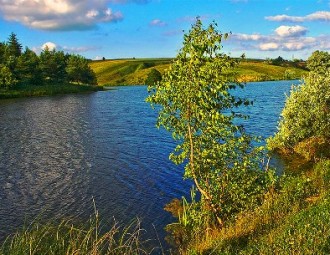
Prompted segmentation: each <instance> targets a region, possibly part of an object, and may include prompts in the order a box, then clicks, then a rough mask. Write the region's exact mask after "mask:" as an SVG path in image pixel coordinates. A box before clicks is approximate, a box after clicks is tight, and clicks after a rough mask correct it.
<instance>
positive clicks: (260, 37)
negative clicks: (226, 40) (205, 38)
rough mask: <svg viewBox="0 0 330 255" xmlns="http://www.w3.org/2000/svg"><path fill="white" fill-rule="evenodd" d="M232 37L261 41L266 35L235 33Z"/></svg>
mask: <svg viewBox="0 0 330 255" xmlns="http://www.w3.org/2000/svg"><path fill="white" fill-rule="evenodd" d="M230 37H231V38H234V39H236V40H241V41H259V40H261V39H262V38H263V37H264V36H262V35H260V34H251V35H249V34H233V35H231V36H230Z"/></svg>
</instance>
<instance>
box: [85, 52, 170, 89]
mask: <svg viewBox="0 0 330 255" xmlns="http://www.w3.org/2000/svg"><path fill="white" fill-rule="evenodd" d="M170 62H171V59H120V60H104V61H102V60H101V61H93V62H91V64H90V65H91V68H92V69H93V71H94V72H95V73H96V77H97V82H98V84H100V85H107V86H115V85H138V84H144V81H145V79H146V78H147V75H148V73H149V72H150V70H151V69H152V68H156V69H157V70H158V71H160V72H164V70H165V69H166V68H167V67H168V66H169V64H170Z"/></svg>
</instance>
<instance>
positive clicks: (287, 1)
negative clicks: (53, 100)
mask: <svg viewBox="0 0 330 255" xmlns="http://www.w3.org/2000/svg"><path fill="white" fill-rule="evenodd" d="M197 16H199V17H200V18H201V19H202V21H203V23H204V24H205V26H206V25H207V24H209V23H210V22H212V21H215V22H217V23H218V25H219V29H220V31H222V32H231V33H232V35H231V36H230V38H229V39H228V40H227V41H226V42H224V51H225V52H226V53H229V54H230V55H231V56H233V57H236V56H240V55H241V54H242V53H245V55H246V56H247V57H248V58H268V57H269V58H274V57H277V56H282V57H284V58H286V59H292V58H302V59H306V58H308V56H309V55H310V54H311V53H312V52H313V51H315V50H324V51H329V50H330V0H313V1H312V0H0V41H6V40H7V38H8V36H9V34H10V33H11V32H14V33H15V34H17V36H18V39H19V41H20V42H21V44H22V45H23V46H27V47H29V48H30V49H33V50H34V51H36V52H40V51H41V49H42V48H43V47H44V45H45V44H47V45H48V46H49V47H50V48H51V47H56V49H57V50H63V51H66V52H70V53H77V54H81V55H83V56H85V57H87V58H91V59H98V58H102V57H105V58H131V57H136V58H143V57H151V58H156V57H175V55H176V54H177V52H178V49H179V48H180V47H181V46H182V45H181V44H182V38H183V31H188V30H189V28H190V27H191V24H192V23H193V22H194V20H195V18H196V17H197Z"/></svg>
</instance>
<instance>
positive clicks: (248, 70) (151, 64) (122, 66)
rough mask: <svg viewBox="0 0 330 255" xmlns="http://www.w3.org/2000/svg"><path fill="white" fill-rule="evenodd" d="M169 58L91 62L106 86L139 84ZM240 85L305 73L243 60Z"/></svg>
mask: <svg viewBox="0 0 330 255" xmlns="http://www.w3.org/2000/svg"><path fill="white" fill-rule="evenodd" d="M171 61H172V59H117V60H100V61H93V62H91V63H90V65H91V68H92V69H93V71H94V72H95V73H96V76H97V81H98V84H100V85H106V86H116V85H141V84H144V81H145V79H146V78H147V75H148V74H149V72H150V70H151V69H152V68H155V69H157V70H158V71H160V72H161V73H164V72H165V70H166V69H167V68H168V67H169V65H170V63H171ZM236 71H237V73H238V79H239V81H241V82H250V81H267V80H285V79H300V78H301V77H302V76H303V75H304V74H306V71H305V70H303V69H302V68H297V67H294V66H286V67H284V66H274V65H270V64H267V63H265V62H264V61H260V60H259V61H257V60H244V61H242V62H241V64H240V65H239V66H238V68H237V69H236Z"/></svg>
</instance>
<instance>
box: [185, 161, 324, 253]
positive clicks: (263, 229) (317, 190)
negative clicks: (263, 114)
mask: <svg viewBox="0 0 330 255" xmlns="http://www.w3.org/2000/svg"><path fill="white" fill-rule="evenodd" d="M306 166H307V168H305V169H304V170H303V171H302V170H300V171H298V172H299V174H292V175H287V176H286V177H282V178H281V179H280V181H279V182H278V183H277V186H276V187H274V190H273V191H272V192H270V193H269V194H267V198H266V201H265V203H264V204H263V205H262V206H260V207H259V208H257V209H256V210H254V211H246V212H244V213H242V214H240V215H238V216H237V217H236V218H235V219H233V220H232V221H230V222H228V223H227V225H226V226H225V227H224V228H223V229H216V228H213V229H208V230H207V232H205V233H193V234H191V239H190V241H189V242H188V243H187V244H186V248H185V253H186V254H329V253H330V241H329V240H330V160H323V161H320V162H318V163H317V164H314V165H313V166H312V167H311V166H310V164H307V165H306ZM293 170H295V169H293ZM294 172H297V171H294Z"/></svg>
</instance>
